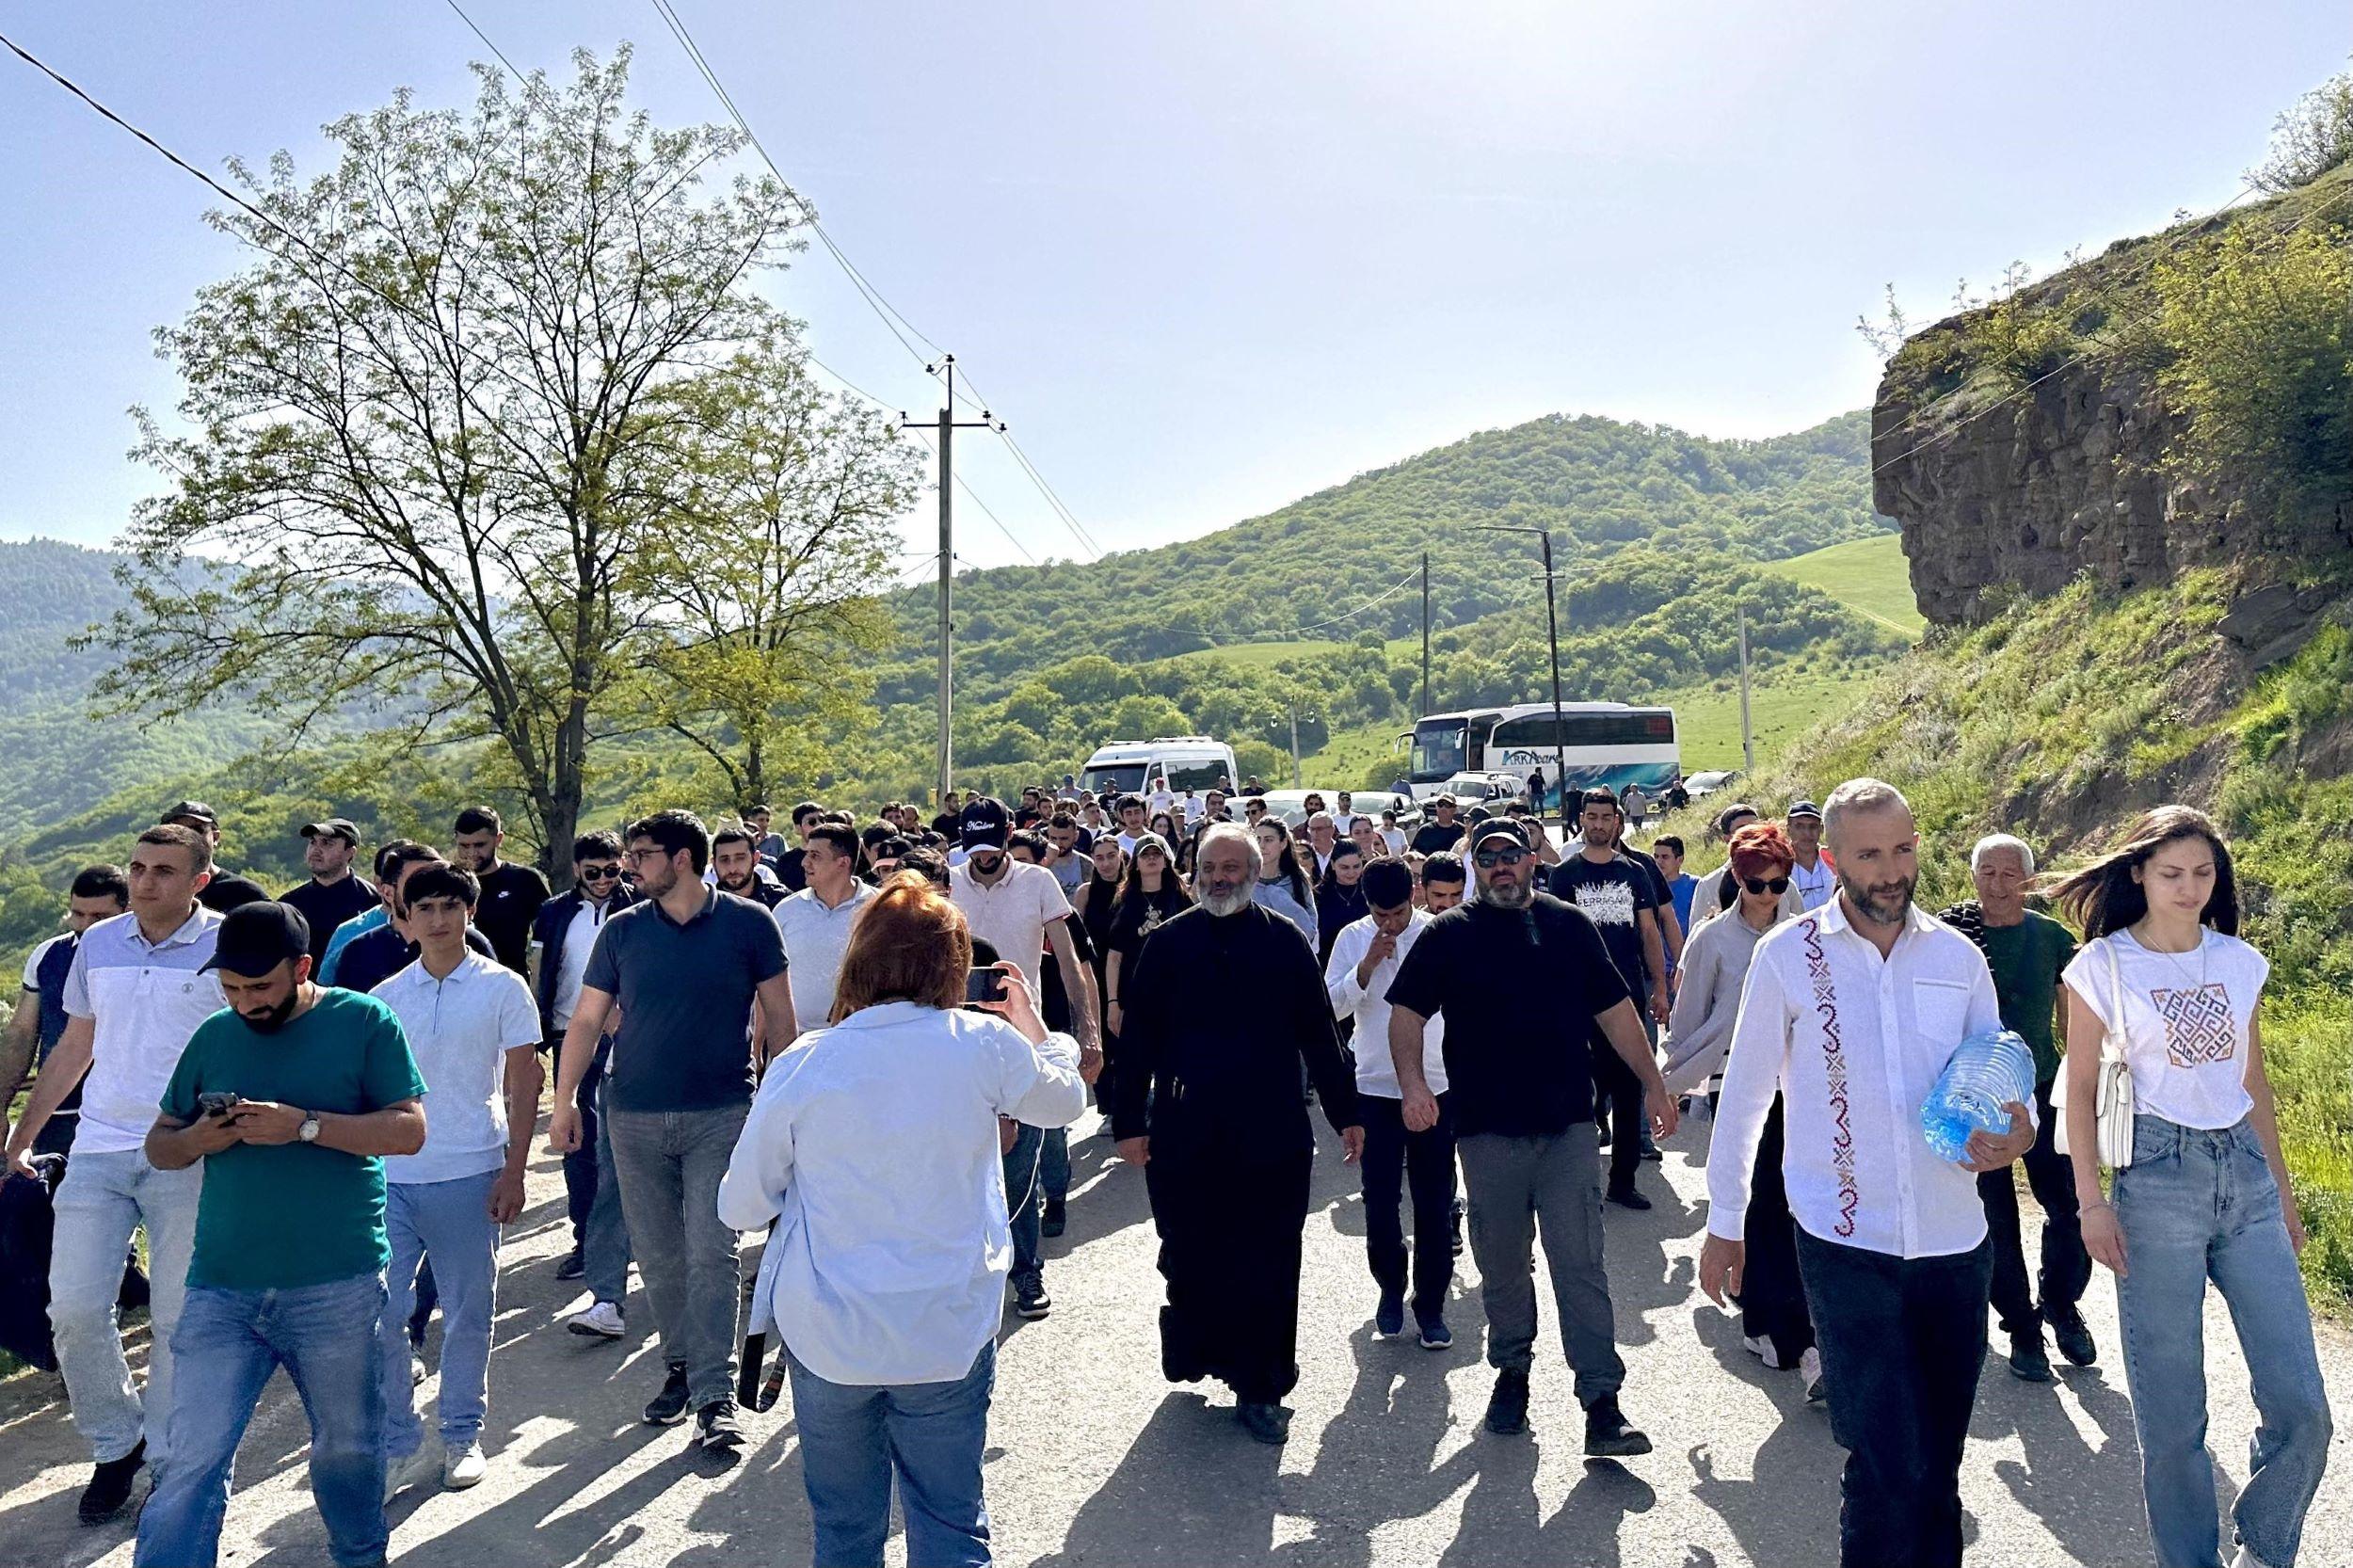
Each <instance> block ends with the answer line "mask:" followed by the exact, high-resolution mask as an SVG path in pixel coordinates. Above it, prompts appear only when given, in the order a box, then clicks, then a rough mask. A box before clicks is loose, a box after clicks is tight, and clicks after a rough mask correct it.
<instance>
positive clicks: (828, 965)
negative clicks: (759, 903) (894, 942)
mask: <svg viewBox="0 0 2353 1568" xmlns="http://www.w3.org/2000/svg"><path fill="white" fill-rule="evenodd" d="M873 896H874V889H873V887H872V884H869V883H865V882H858V881H855V880H853V881H852V882H851V884H850V896H849V897H848V898H845V899H843V900H842V901H841V904H840V907H839V908H834V909H829V908H827V907H826V906H825V901H824V899H821V898H819V897H818V896H817V889H816V888H802V889H801V890H800V891H799V892H797V893H794V894H793V895H792V897H790V898H785V899H779V900H778V901H777V902H776V930H777V931H778V932H779V933H781V934H782V936H783V937H784V981H785V984H786V985H788V986H790V987H791V988H792V1021H793V1022H794V1023H795V1024H798V1025H799V1026H800V1027H801V1029H802V1030H803V1031H804V1032H807V1031H808V1030H812V1029H820V1028H823V1027H824V1022H825V1018H826V1016H827V1015H828V1014H830V1013H832V1012H833V993H834V988H835V987H836V986H837V985H839V984H840V981H841V956H842V954H844V953H846V952H849V951H850V927H851V925H852V924H854V923H855V922H856V920H857V912H858V911H859V910H860V909H863V908H865V907H866V901H867V900H868V899H870V898H872V897H873Z"/></svg>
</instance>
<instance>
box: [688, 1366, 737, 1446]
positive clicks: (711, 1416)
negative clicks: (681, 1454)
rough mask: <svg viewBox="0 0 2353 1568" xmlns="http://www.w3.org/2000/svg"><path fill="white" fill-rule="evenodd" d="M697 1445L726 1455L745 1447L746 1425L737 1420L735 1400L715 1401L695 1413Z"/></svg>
mask: <svg viewBox="0 0 2353 1568" xmlns="http://www.w3.org/2000/svg"><path fill="white" fill-rule="evenodd" d="M680 1386H684V1384H683V1380H681V1382H680ZM695 1445H696V1447H697V1448H705V1449H709V1450H712V1451H713V1452H724V1453H733V1452H734V1451H735V1450H736V1449H738V1448H742V1447H743V1446H744V1424H743V1422H742V1421H740V1420H738V1419H737V1418H736V1414H735V1401H734V1400H712V1401H711V1403H709V1404H707V1405H705V1406H703V1407H702V1408H701V1409H700V1410H697V1411H696V1412H695Z"/></svg>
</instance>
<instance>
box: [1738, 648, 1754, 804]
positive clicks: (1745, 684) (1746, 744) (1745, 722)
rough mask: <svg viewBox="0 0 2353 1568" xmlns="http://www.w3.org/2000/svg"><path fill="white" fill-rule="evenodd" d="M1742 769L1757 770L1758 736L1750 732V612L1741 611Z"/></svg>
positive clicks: (1744, 770)
mask: <svg viewBox="0 0 2353 1568" xmlns="http://www.w3.org/2000/svg"><path fill="white" fill-rule="evenodd" d="M1740 771H1741V772H1743V773H1754V772H1755V771H1756V737H1755V736H1753V735H1752V734H1750V733H1749V613H1748V612H1747V611H1746V610H1743V611H1741V612H1740Z"/></svg>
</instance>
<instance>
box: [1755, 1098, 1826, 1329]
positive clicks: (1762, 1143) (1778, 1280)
mask: <svg viewBox="0 0 2353 1568" xmlns="http://www.w3.org/2000/svg"><path fill="white" fill-rule="evenodd" d="M1781 1153H1782V1104H1781V1096H1778V1095H1776V1096H1773V1108H1772V1110H1771V1111H1769V1112H1767V1113H1766V1116H1765V1133H1764V1136H1763V1137H1761V1138H1759V1139H1758V1140H1757V1142H1756V1176H1755V1177H1754V1179H1753V1183H1752V1185H1751V1187H1750V1191H1749V1215H1748V1221H1747V1223H1746V1225H1745V1226H1744V1234H1745V1236H1746V1239H1747V1241H1748V1260H1747V1263H1746V1265H1745V1266H1744V1267H1743V1268H1742V1270H1741V1274H1740V1332H1741V1334H1742V1335H1744V1336H1747V1337H1749V1338H1752V1339H1769V1340H1770V1341H1772V1346H1773V1352H1774V1359H1775V1360H1777V1361H1778V1362H1780V1363H1781V1365H1782V1366H1784V1367H1795V1366H1796V1365H1797V1364H1798V1359H1799V1357H1801V1356H1802V1355H1804V1354H1805V1352H1807V1351H1809V1350H1811V1349H1813V1348H1814V1320H1813V1319H1812V1318H1811V1317H1809V1316H1807V1314H1806V1310H1805V1285H1804V1282H1803V1281H1802V1280H1801V1278H1800V1277H1799V1274H1798V1223H1797V1221H1795V1220H1793V1219H1791V1218H1790V1217H1789V1194H1788V1192H1787V1190H1786V1189H1785V1187H1784V1186H1783V1185H1782V1176H1781Z"/></svg>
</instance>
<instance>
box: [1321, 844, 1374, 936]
mask: <svg viewBox="0 0 2353 1568" xmlns="http://www.w3.org/2000/svg"><path fill="white" fill-rule="evenodd" d="M1364 874H1365V856H1364V852H1363V851H1361V850H1359V849H1358V848H1357V847H1356V841H1355V840H1353V839H1342V840H1339V841H1338V842H1337V843H1336V844H1334V845H1333V846H1332V860H1331V863H1330V864H1329V865H1327V866H1325V867H1324V868H1323V880H1322V881H1321V882H1319V883H1317V884H1316V962H1317V963H1319V964H1328V963H1330V962H1331V960H1332V944H1333V943H1334V942H1337V941H1338V940H1339V939H1340V932H1341V931H1342V930H1343V929H1344V928H1346V927H1347V926H1348V925H1349V924H1350V923H1351V922H1352V921H1355V920H1363V919H1364V918H1365V917H1366V916H1367V915H1369V914H1371V913H1372V905H1371V904H1369V903H1367V902H1366V899H1365V889H1364V885H1363V882H1362V878H1363V876H1364Z"/></svg>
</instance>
